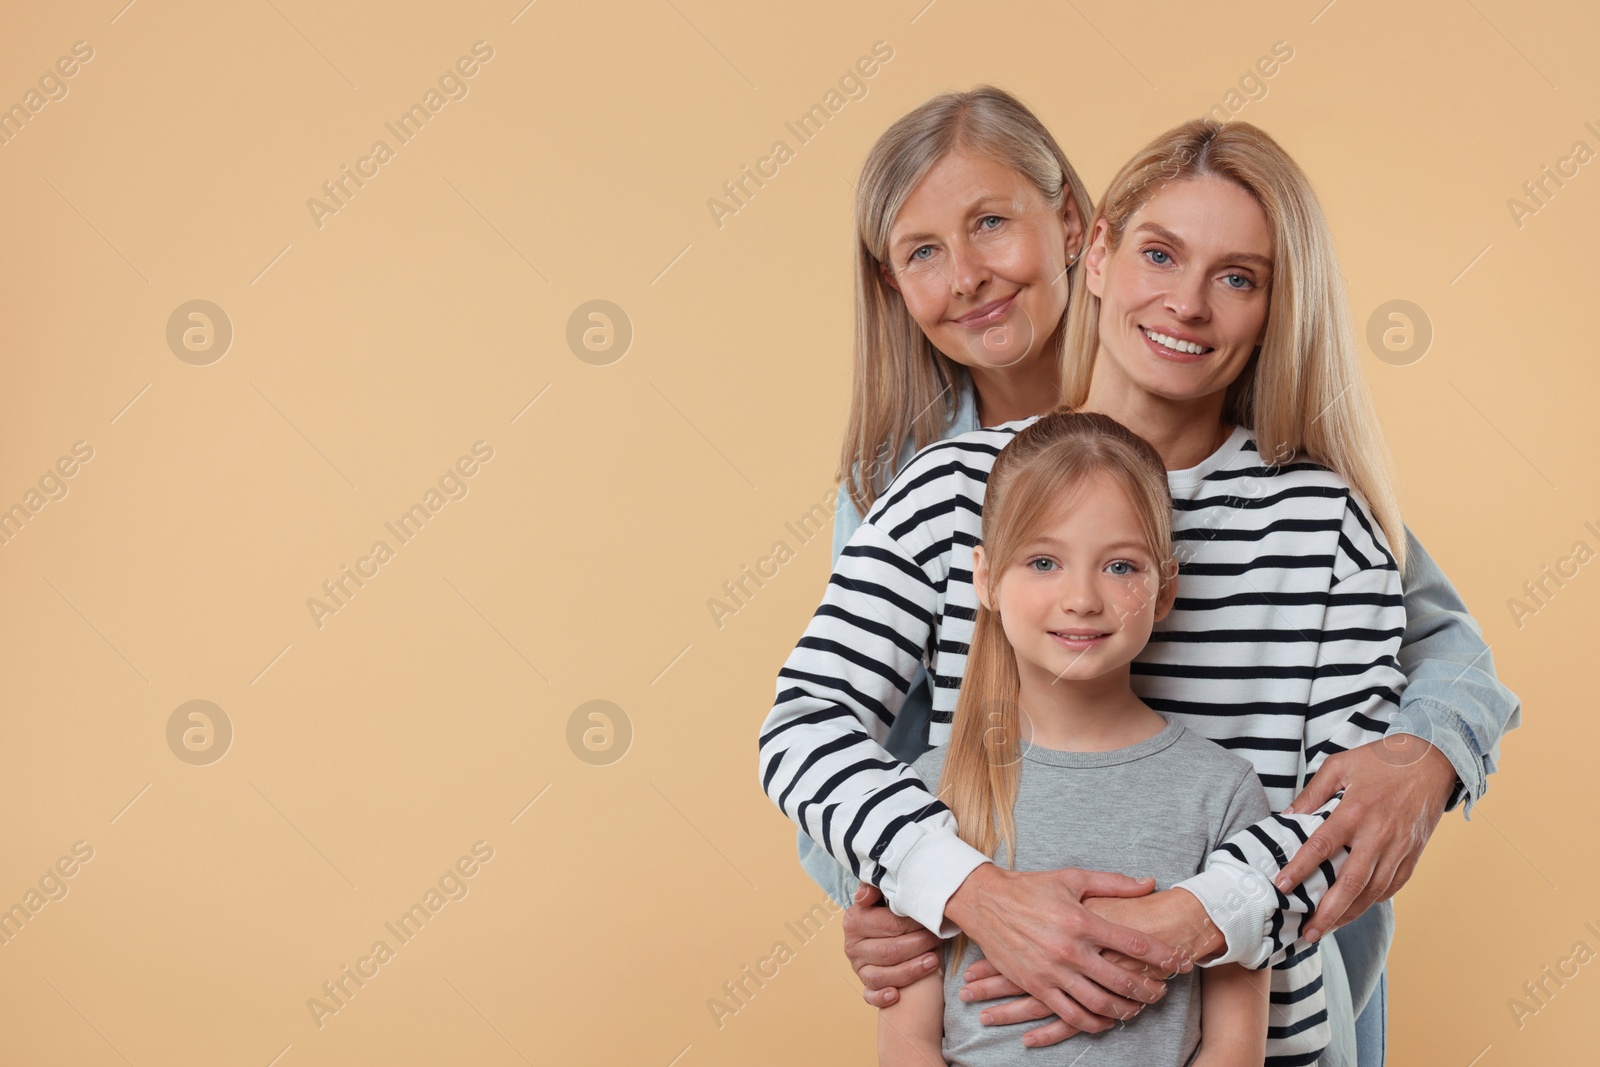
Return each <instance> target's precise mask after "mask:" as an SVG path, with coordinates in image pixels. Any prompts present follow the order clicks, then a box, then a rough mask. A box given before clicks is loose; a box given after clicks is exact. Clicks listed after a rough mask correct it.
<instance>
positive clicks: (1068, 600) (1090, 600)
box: [1061, 568, 1101, 615]
mask: <svg viewBox="0 0 1600 1067" xmlns="http://www.w3.org/2000/svg"><path fill="white" fill-rule="evenodd" d="M1061 607H1062V610H1064V611H1069V612H1071V613H1072V614H1074V615H1098V614H1099V613H1100V608H1101V598H1100V588H1099V586H1098V585H1097V584H1096V582H1095V575H1094V574H1093V573H1092V572H1085V571H1084V570H1083V569H1082V568H1078V569H1076V570H1067V571H1066V572H1065V573H1064V574H1063V575H1062V578H1061Z"/></svg>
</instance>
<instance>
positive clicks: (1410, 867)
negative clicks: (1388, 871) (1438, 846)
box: [1378, 849, 1422, 901]
mask: <svg viewBox="0 0 1600 1067" xmlns="http://www.w3.org/2000/svg"><path fill="white" fill-rule="evenodd" d="M1421 858H1422V850H1421V849H1417V850H1415V851H1413V852H1412V853H1411V854H1410V855H1409V856H1407V857H1406V858H1405V859H1404V860H1401V861H1400V868H1399V869H1398V870H1397V871H1395V872H1394V881H1392V882H1390V883H1389V888H1388V889H1387V890H1385V891H1384V894H1383V896H1381V897H1379V898H1378V899H1379V901H1384V900H1388V899H1389V898H1390V897H1392V896H1394V895H1395V894H1396V893H1398V892H1400V890H1402V889H1404V888H1405V887H1406V883H1407V882H1409V881H1411V876H1412V875H1413V874H1415V873H1416V871H1417V861H1418V860H1419V859H1421Z"/></svg>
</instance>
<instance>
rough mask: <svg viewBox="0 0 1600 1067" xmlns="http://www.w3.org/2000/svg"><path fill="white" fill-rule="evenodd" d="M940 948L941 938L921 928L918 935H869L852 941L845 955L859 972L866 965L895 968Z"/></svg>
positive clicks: (847, 946) (846, 948)
mask: <svg viewBox="0 0 1600 1067" xmlns="http://www.w3.org/2000/svg"><path fill="white" fill-rule="evenodd" d="M938 947H939V938H938V937H937V936H935V935H934V934H932V933H930V932H929V931H927V930H924V929H923V928H922V927H920V926H919V927H917V931H916V933H911V934H899V935H897V936H894V937H873V936H870V935H869V936H866V937H862V938H860V939H859V940H852V941H851V942H850V943H849V944H848V945H846V946H845V955H847V956H849V957H850V965H851V966H852V967H854V968H855V969H856V970H858V971H859V970H860V969H861V968H862V966H863V965H865V964H871V965H873V966H875V967H895V966H898V965H899V964H902V963H909V962H910V961H912V960H914V959H916V958H917V957H918V956H919V955H921V954H922V953H924V952H931V951H933V950H934V949H936V948H938Z"/></svg>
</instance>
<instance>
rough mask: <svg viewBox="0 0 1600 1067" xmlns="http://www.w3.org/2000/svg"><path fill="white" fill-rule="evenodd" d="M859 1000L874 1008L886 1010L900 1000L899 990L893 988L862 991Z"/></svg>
mask: <svg viewBox="0 0 1600 1067" xmlns="http://www.w3.org/2000/svg"><path fill="white" fill-rule="evenodd" d="M861 999H862V1000H864V1001H866V1002H867V1003H868V1004H871V1005H872V1006H873V1007H874V1008H887V1007H888V1006H889V1005H891V1004H893V1003H894V1002H895V1001H897V1000H899V999H900V990H898V989H896V988H895V987H894V986H889V987H887V988H885V989H863V990H862V991H861Z"/></svg>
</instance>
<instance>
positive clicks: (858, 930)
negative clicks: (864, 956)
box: [844, 904, 928, 938]
mask: <svg viewBox="0 0 1600 1067" xmlns="http://www.w3.org/2000/svg"><path fill="white" fill-rule="evenodd" d="M917 931H922V932H923V933H927V932H928V931H927V929H926V928H925V927H924V926H923V925H922V924H921V923H919V922H917V920H915V919H913V918H910V917H909V916H905V915H896V914H895V913H894V912H892V911H890V910H889V909H888V908H883V907H876V906H873V907H866V906H863V905H860V904H853V905H851V906H850V908H849V909H848V910H847V911H846V912H845V913H844V932H845V936H846V937H866V938H887V937H896V936H898V935H900V934H910V933H916V932H917Z"/></svg>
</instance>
